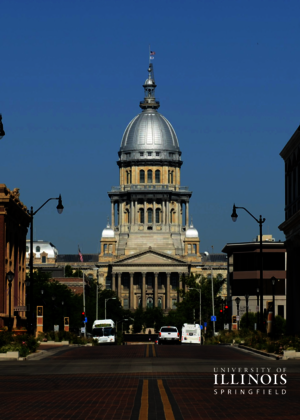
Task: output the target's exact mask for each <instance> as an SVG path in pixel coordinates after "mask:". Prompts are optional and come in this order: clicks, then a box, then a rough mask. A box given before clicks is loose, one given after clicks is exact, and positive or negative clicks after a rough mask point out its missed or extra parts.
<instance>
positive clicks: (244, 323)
mask: <svg viewBox="0 0 300 420" xmlns="http://www.w3.org/2000/svg"><path fill="white" fill-rule="evenodd" d="M256 323H257V314H256V313H254V312H248V329H249V330H252V331H254V324H256ZM245 328H247V314H246V313H245V314H244V315H243V316H242V318H241V320H240V329H245Z"/></svg>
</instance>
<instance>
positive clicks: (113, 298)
mask: <svg viewBox="0 0 300 420" xmlns="http://www.w3.org/2000/svg"><path fill="white" fill-rule="evenodd" d="M111 299H117V298H108V299H105V317H104V319H106V302H107V301H108V300H111Z"/></svg>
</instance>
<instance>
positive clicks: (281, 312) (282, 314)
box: [275, 305, 284, 318]
mask: <svg viewBox="0 0 300 420" xmlns="http://www.w3.org/2000/svg"><path fill="white" fill-rule="evenodd" d="M275 313H276V312H275ZM277 315H279V316H281V317H282V318H284V305H278V314H277Z"/></svg>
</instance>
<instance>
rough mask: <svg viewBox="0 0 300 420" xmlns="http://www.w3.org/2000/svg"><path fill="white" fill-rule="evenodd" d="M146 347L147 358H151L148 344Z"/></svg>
mask: <svg viewBox="0 0 300 420" xmlns="http://www.w3.org/2000/svg"><path fill="white" fill-rule="evenodd" d="M146 346H147V350H146V357H149V345H148V344H146Z"/></svg>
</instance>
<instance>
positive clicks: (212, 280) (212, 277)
mask: <svg viewBox="0 0 300 420" xmlns="http://www.w3.org/2000/svg"><path fill="white" fill-rule="evenodd" d="M211 298H212V314H213V317H214V316H215V299H214V273H213V269H212V268H211ZM215 329H216V326H215V321H213V337H214V336H215Z"/></svg>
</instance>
